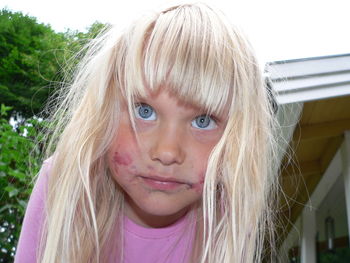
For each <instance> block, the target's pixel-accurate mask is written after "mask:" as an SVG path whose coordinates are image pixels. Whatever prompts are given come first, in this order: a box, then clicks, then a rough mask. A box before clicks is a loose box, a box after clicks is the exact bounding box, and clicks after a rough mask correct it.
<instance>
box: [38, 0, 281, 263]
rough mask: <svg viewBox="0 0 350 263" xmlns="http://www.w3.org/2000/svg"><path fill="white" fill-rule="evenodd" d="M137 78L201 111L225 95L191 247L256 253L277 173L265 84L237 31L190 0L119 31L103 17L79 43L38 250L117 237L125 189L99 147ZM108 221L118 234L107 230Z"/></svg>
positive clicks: (266, 238) (55, 254)
mask: <svg viewBox="0 0 350 263" xmlns="http://www.w3.org/2000/svg"><path fill="white" fill-rule="evenodd" d="M146 86H147V88H150V89H158V88H159V87H161V86H165V87H167V89H170V90H171V91H172V92H174V93H175V94H176V95H177V96H178V97H179V98H180V99H182V100H185V101H189V102H191V103H194V104H198V105H200V106H202V107H203V108H205V109H207V111H208V112H221V111H222V110H223V109H224V107H225V106H227V105H229V118H228V122H227V126H226V128H225V131H224V134H223V136H222V138H221V139H220V141H219V142H218V144H217V145H216V146H215V148H214V149H213V151H212V153H211V155H210V158H209V161H208V167H207V172H206V177H205V183H204V190H203V200H202V209H201V211H202V212H203V216H202V218H201V220H202V223H201V224H199V227H200V228H203V229H202V230H201V229H199V230H198V231H203V230H204V232H203V236H202V238H198V239H196V242H195V247H196V251H197V254H196V255H193V258H195V260H196V262H202V263H204V262H207V263H214V262H215V263H216V262H223V263H225V262H260V261H261V260H262V257H263V254H264V253H265V252H264V251H263V249H264V245H265V244H266V243H268V242H272V241H273V227H272V226H273V224H272V222H273V218H272V215H273V213H272V210H273V207H272V206H271V203H272V201H273V200H274V199H273V198H271V197H272V196H273V193H274V191H273V189H274V184H275V180H276V178H275V174H276V172H275V169H274V164H275V163H274V160H275V157H274V150H273V147H274V146H275V141H274V139H273V127H274V117H273V113H272V110H271V106H270V103H269V98H268V91H267V89H266V87H265V86H264V82H263V78H262V75H261V72H260V69H259V67H258V63H257V61H256V59H255V56H254V54H253V51H252V49H251V46H250V44H249V43H248V42H247V40H246V39H245V37H244V36H243V35H242V33H240V32H239V30H237V29H236V28H234V27H233V26H232V25H231V24H230V23H229V21H228V20H227V19H226V18H225V17H224V16H223V15H222V14H220V12H217V11H214V10H213V9H212V8H210V7H208V6H207V5H205V4H200V3H198V4H184V5H179V6H173V7H171V8H168V9H165V10H163V11H161V12H158V13H153V14H150V15H148V16H145V17H143V18H141V19H140V20H138V21H136V22H135V23H133V24H132V26H131V27H130V28H128V29H127V30H125V31H124V32H118V31H117V30H115V29H114V28H111V29H109V30H107V32H105V33H104V34H102V35H101V36H99V37H98V38H97V39H95V40H93V41H92V42H91V43H90V44H89V46H88V49H87V51H86V55H85V57H84V58H83V60H82V61H81V63H80V64H79V66H78V68H77V71H76V74H75V76H74V79H73V82H72V83H71V85H69V86H67V88H66V89H64V90H63V95H62V96H61V97H62V98H63V99H62V102H61V103H60V104H59V106H58V107H57V109H56V113H55V115H54V116H53V123H54V124H55V127H56V128H55V131H54V132H53V134H52V135H51V137H52V138H51V142H50V144H49V145H48V155H52V154H53V156H54V157H53V159H54V160H53V165H52V168H51V171H50V177H49V191H48V196H47V206H46V208H47V214H46V223H45V226H44V229H43V235H42V236H43V237H42V241H41V250H40V260H41V262H45V263H51V262H52V263H53V262H105V261H107V257H108V256H109V254H110V253H112V252H113V249H112V248H115V247H114V245H110V244H111V243H112V244H121V242H122V238H123V237H122V230H121V227H120V225H121V221H118V220H116V219H120V215H121V214H122V211H123V203H124V197H123V194H122V191H121V190H120V189H119V188H118V185H117V184H116V183H114V181H113V179H112V177H111V175H110V174H109V170H108V167H107V163H106V160H105V156H106V152H107V150H108V148H109V145H110V143H111V140H112V139H113V136H114V135H115V131H116V130H117V129H118V119H119V115H118V114H119V107H120V98H122V97H123V98H125V99H126V101H127V102H128V105H129V109H131V107H132V102H133V98H134V97H135V96H136V95H139V94H141V95H142V94H145V89H146ZM130 113H131V112H130ZM130 117H131V118H132V114H130ZM53 149H54V150H53ZM114 229H115V230H116V231H119V233H120V235H119V236H120V237H119V240H113V237H112V236H111V233H112V232H113V231H111V230H114ZM113 233H114V232H113ZM114 234H115V233H114ZM118 247H119V251H114V253H115V254H119V255H120V254H122V248H121V246H118ZM269 251H273V249H270V250H269ZM192 260H193V261H194V259H192Z"/></svg>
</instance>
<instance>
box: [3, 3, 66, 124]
mask: <svg viewBox="0 0 350 263" xmlns="http://www.w3.org/2000/svg"><path fill="white" fill-rule="evenodd" d="M65 46H66V39H65V35H64V34H63V33H55V32H54V31H53V30H52V29H51V28H50V26H47V25H44V24H40V23H37V21H36V19H35V18H33V17H29V16H26V15H23V14H22V13H20V12H11V11H9V10H7V9H2V10H1V11H0V94H1V101H0V102H1V103H5V104H7V105H11V106H13V110H14V111H17V112H20V113H21V115H23V116H25V117H29V116H33V115H34V114H36V113H38V112H39V111H40V110H41V108H42V105H43V104H44V103H45V101H46V100H47V98H48V96H49V94H50V88H49V85H50V81H52V80H54V79H55V77H56V76H57V73H58V72H59V70H60V65H61V64H62V61H63V59H64V57H63V51H64V49H65Z"/></svg>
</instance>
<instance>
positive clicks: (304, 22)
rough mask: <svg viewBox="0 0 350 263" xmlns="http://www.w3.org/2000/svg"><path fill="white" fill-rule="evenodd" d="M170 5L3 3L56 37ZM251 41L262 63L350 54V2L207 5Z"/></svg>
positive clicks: (271, 0)
mask: <svg viewBox="0 0 350 263" xmlns="http://www.w3.org/2000/svg"><path fill="white" fill-rule="evenodd" d="M165 2H170V1H166V0H163V1H161V0H114V1H111V0H97V1H87V0H84V1H83V0H56V1H53V0H0V8H4V7H7V8H9V9H10V10H13V11H22V12H23V13H25V14H29V15H31V16H35V17H37V19H38V21H39V22H43V23H45V24H50V25H51V26H52V27H53V29H55V30H56V31H65V30H66V29H67V28H70V29H78V30H81V31H82V30H85V29H86V27H88V26H89V25H91V24H92V23H93V22H94V21H96V20H97V21H101V22H109V23H112V24H121V25H125V24H127V23H128V22H129V21H130V20H131V19H132V18H135V17H137V16H138V15H139V14H142V13H144V12H145V11H148V10H153V9H154V8H157V7H159V6H161V5H162V4H164V3H165ZM202 2H207V3H209V4H215V5H216V6H217V7H219V8H221V9H222V10H223V11H224V12H225V13H226V15H227V16H228V17H229V18H230V19H231V21H232V22H233V23H235V24H237V25H238V26H240V27H241V28H242V29H243V30H244V31H245V32H246V34H247V35H248V37H249V38H250V40H251V42H252V43H253V46H254V47H255V49H256V51H257V54H258V56H259V58H260V60H261V62H265V61H275V60H284V59H295V58H305V57H314V56H324V55H333V54H342V53H350V33H349V32H350V12H349V11H350V1H349V0H328V1H326V0H325V1H323V0H318V1H317V0H289V1H287V0H205V1H202Z"/></svg>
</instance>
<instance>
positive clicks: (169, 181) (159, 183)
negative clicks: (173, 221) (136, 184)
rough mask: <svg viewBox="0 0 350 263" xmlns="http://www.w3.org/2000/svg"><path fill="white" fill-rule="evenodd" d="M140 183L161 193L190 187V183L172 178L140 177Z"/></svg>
mask: <svg viewBox="0 0 350 263" xmlns="http://www.w3.org/2000/svg"><path fill="white" fill-rule="evenodd" d="M140 177H141V179H142V181H143V182H144V183H145V184H146V185H147V186H148V187H150V188H152V189H155V190H162V191H171V190H177V189H179V188H181V187H184V186H185V187H191V184H190V183H187V182H184V181H180V180H177V179H174V178H165V177H159V176H140Z"/></svg>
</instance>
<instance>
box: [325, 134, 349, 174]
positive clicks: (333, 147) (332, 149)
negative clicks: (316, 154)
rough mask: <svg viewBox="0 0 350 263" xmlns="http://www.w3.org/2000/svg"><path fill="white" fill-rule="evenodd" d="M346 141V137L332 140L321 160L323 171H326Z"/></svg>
mask: <svg viewBox="0 0 350 263" xmlns="http://www.w3.org/2000/svg"><path fill="white" fill-rule="evenodd" d="M343 140H344V135H343V134H342V135H341V136H338V137H334V138H330V139H329V141H328V144H327V147H326V149H325V151H324V152H323V153H322V156H321V159H320V165H321V170H322V171H325V170H326V168H327V167H328V165H329V164H330V162H331V161H332V159H333V157H334V155H335V154H336V152H337V150H338V149H339V147H340V145H341V144H342V142H343Z"/></svg>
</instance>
